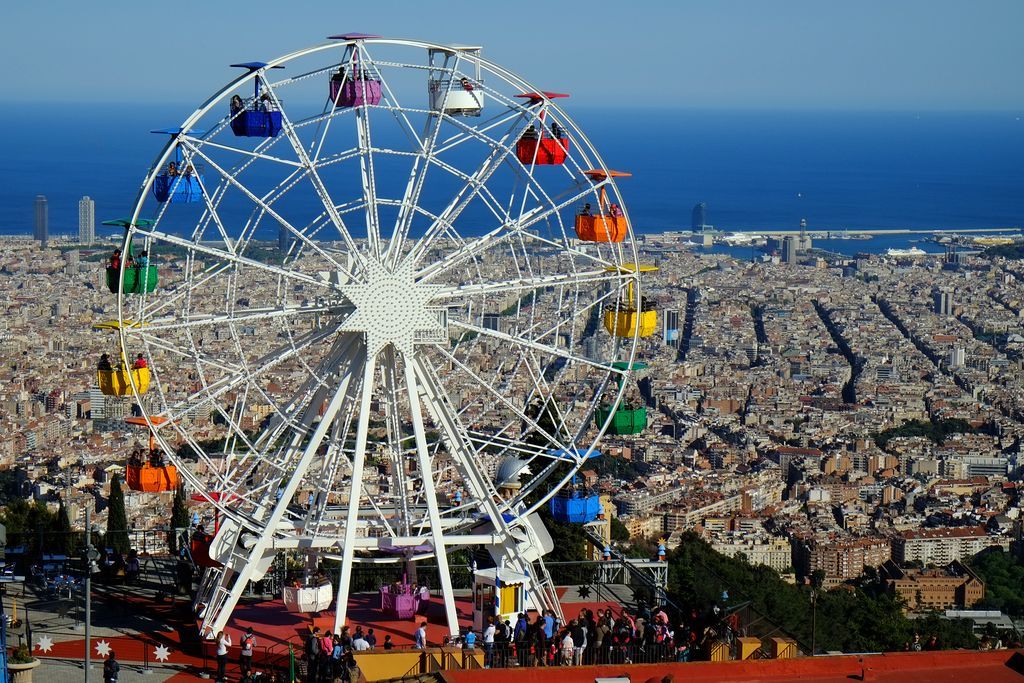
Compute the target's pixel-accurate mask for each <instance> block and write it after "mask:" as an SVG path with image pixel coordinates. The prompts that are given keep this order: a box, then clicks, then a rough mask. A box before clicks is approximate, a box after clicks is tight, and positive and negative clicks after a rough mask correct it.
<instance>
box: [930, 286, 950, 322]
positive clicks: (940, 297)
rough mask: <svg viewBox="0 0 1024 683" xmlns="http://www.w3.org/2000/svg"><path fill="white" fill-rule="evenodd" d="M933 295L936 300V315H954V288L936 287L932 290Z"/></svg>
mask: <svg viewBox="0 0 1024 683" xmlns="http://www.w3.org/2000/svg"><path fill="white" fill-rule="evenodd" d="M932 297H933V300H934V302H935V313H936V315H942V316H951V315H953V311H954V306H953V290H952V289H945V288H943V289H936V290H934V291H933V292H932Z"/></svg>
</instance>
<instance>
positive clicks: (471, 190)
mask: <svg viewBox="0 0 1024 683" xmlns="http://www.w3.org/2000/svg"><path fill="white" fill-rule="evenodd" d="M511 135H512V132H511V131H508V132H506V133H505V136H504V137H502V139H501V144H500V145H499V146H498V147H496V148H495V149H493V150H491V153H490V154H489V155H488V157H487V158H486V159H485V160H484V162H483V163H482V164H481V165H480V167H479V168H477V169H476V171H474V172H473V173H472V174H471V175H470V176H469V177H468V178H466V179H465V185H464V186H463V187H462V188H461V189H460V190H459V192H458V193H457V194H456V195H455V196H454V197H453V198H452V200H451V201H450V202H449V203H448V206H447V207H445V209H444V210H443V211H442V212H441V215H440V216H438V218H437V219H436V220H435V221H434V222H433V223H432V224H431V225H430V227H428V228H427V231H426V233H425V234H424V236H423V238H422V239H421V240H420V242H419V244H417V245H416V247H415V249H413V251H412V252H411V253H410V255H409V260H411V261H412V263H418V262H419V260H420V259H421V258H423V256H424V255H425V254H426V253H428V252H429V251H430V248H431V246H432V245H433V243H434V241H435V240H436V239H437V238H438V237H439V236H440V235H442V234H444V233H445V232H447V231H448V230H449V228H450V226H451V225H452V224H454V223H455V221H456V220H457V219H458V217H459V216H460V215H461V214H462V212H463V211H465V210H466V207H468V206H469V205H470V204H471V203H472V201H473V200H474V199H475V198H476V197H478V196H480V193H481V192H482V191H483V190H484V189H485V187H486V182H487V180H488V179H490V178H491V176H492V175H494V173H495V171H497V170H498V169H499V168H500V167H501V164H502V163H503V162H504V161H505V159H506V158H507V157H508V155H509V154H510V153H511V151H512V147H511V146H509V145H508V144H507V142H508V138H509V137H510V136H511ZM434 163H435V164H437V165H439V166H441V167H442V168H445V167H446V166H447V165H446V164H443V163H441V162H440V161H438V160H434ZM450 169H451V167H448V169H446V170H450ZM508 220H509V221H511V219H508Z"/></svg>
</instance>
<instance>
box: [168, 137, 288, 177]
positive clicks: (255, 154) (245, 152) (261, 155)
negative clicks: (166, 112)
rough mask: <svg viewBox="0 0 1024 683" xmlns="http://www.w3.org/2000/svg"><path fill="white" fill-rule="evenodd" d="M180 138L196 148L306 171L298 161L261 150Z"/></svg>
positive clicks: (209, 140)
mask: <svg viewBox="0 0 1024 683" xmlns="http://www.w3.org/2000/svg"><path fill="white" fill-rule="evenodd" d="M180 137H181V138H182V139H187V140H189V141H190V142H191V143H192V144H193V145H195V146H196V147H212V148H213V149H219V150H221V151H223V152H229V153H233V154H237V155H239V156H241V157H245V158H247V159H251V160H253V161H256V160H262V161H270V162H273V163H275V164H281V165H282V166H289V167H293V168H297V169H304V168H305V167H304V166H303V165H302V164H301V163H299V162H298V161H292V160H290V159H282V158H281V157H275V156H272V155H270V154H267V153H265V152H261V151H259V149H256V150H251V149H242V148H241V147H234V146H232V145H225V144H223V143H220V142H215V141H213V140H211V139H209V138H198V137H195V136H193V135H188V134H185V133H183V134H182V135H181V136H180ZM268 139H270V140H273V139H274V138H268ZM266 146H267V147H269V145H266Z"/></svg>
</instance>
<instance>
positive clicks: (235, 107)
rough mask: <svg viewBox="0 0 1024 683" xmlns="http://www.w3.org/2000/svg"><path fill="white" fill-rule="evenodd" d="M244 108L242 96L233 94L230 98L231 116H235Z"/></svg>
mask: <svg viewBox="0 0 1024 683" xmlns="http://www.w3.org/2000/svg"><path fill="white" fill-rule="evenodd" d="M243 109H245V103H244V102H242V98H241V97H239V96H238V95H234V96H232V98H231V116H232V117H234V116H237V115H238V113H239V112H240V111H242V110H243Z"/></svg>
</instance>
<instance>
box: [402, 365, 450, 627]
mask: <svg viewBox="0 0 1024 683" xmlns="http://www.w3.org/2000/svg"><path fill="white" fill-rule="evenodd" d="M403 365H404V366H405V388H406V392H407V393H408V399H409V412H410V414H411V416H412V427H413V434H414V435H415V437H416V456H417V460H418V462H419V468H420V484H421V489H420V490H421V491H422V495H423V498H424V499H425V500H426V504H427V515H428V518H429V521H430V530H431V532H432V545H433V547H434V558H435V560H436V561H437V569H438V575H439V577H440V580H441V591H442V595H443V596H444V606H445V613H446V615H447V617H448V625H449V628H450V629H452V630H453V631H454V630H457V629H458V623H459V620H458V615H457V614H456V612H455V592H454V591H453V590H452V577H451V574H450V572H449V569H448V551H447V549H446V548H445V542H444V526H443V525H442V524H441V513H440V511H439V510H438V506H437V494H436V492H435V490H434V474H433V470H432V466H431V458H430V454H429V452H428V451H427V437H426V430H425V429H424V427H423V413H422V410H421V408H420V394H419V388H418V387H417V386H416V375H415V370H414V369H413V366H412V363H411V362H409V360H408V359H407V360H406V362H405V363H404V364H403ZM453 635H454V633H453Z"/></svg>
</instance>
